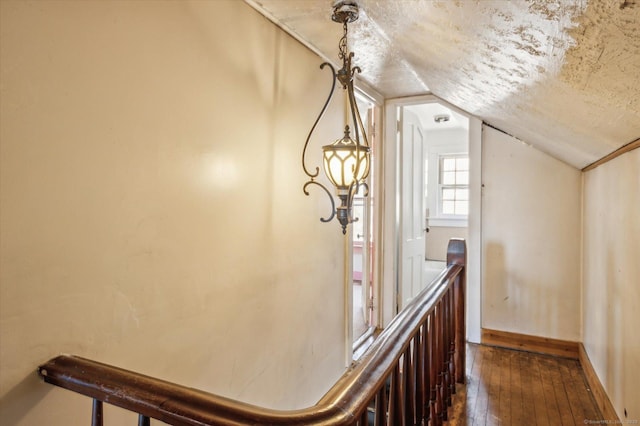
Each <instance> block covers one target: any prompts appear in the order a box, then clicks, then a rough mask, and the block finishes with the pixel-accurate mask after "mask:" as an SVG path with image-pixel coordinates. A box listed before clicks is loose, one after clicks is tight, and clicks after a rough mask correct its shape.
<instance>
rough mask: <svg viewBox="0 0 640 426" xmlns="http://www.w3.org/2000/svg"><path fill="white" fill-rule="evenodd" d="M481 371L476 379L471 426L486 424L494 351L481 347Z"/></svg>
mask: <svg viewBox="0 0 640 426" xmlns="http://www.w3.org/2000/svg"><path fill="white" fill-rule="evenodd" d="M481 353H482V370H481V371H480V372H479V373H480V375H479V377H478V399H477V400H476V405H475V410H474V414H473V425H477V426H484V425H485V424H486V422H487V407H488V404H489V394H488V389H487V388H488V385H489V379H490V377H491V366H492V362H493V353H494V349H493V348H489V347H486V346H482V347H481Z"/></svg>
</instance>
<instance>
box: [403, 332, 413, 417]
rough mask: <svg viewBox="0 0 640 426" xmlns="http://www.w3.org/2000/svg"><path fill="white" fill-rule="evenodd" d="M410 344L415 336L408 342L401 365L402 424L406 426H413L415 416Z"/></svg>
mask: <svg viewBox="0 0 640 426" xmlns="http://www.w3.org/2000/svg"><path fill="white" fill-rule="evenodd" d="M411 342H413V344H414V345H415V336H414V338H413V339H411V340H410V343H409V346H407V349H405V351H404V356H403V363H402V364H403V365H402V379H403V384H404V386H403V389H404V391H403V395H402V398H403V399H404V424H405V425H407V426H414V425H415V424H416V423H415V415H416V410H415V407H416V399H415V398H416V392H415V386H416V376H415V369H414V364H415V359H412V356H411V355H412V350H411V344H412V343H411Z"/></svg>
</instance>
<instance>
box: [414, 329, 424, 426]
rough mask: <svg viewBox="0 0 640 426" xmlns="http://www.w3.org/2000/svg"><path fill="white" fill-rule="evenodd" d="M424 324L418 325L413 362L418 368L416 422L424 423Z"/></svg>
mask: <svg viewBox="0 0 640 426" xmlns="http://www.w3.org/2000/svg"><path fill="white" fill-rule="evenodd" d="M424 330H425V326H424V324H423V325H422V326H420V327H418V331H417V332H416V337H415V340H414V342H413V362H414V364H415V369H416V372H415V374H416V405H415V410H416V416H415V417H416V424H418V425H420V424H422V420H423V419H424V357H423V355H422V354H423V352H422V349H423V341H424Z"/></svg>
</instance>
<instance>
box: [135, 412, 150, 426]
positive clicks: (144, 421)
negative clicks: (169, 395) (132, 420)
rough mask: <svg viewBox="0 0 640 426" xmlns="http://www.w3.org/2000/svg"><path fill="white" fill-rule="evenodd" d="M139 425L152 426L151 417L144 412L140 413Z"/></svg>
mask: <svg viewBox="0 0 640 426" xmlns="http://www.w3.org/2000/svg"><path fill="white" fill-rule="evenodd" d="M138 426H151V419H149V417H147V416H143V415H142V414H138Z"/></svg>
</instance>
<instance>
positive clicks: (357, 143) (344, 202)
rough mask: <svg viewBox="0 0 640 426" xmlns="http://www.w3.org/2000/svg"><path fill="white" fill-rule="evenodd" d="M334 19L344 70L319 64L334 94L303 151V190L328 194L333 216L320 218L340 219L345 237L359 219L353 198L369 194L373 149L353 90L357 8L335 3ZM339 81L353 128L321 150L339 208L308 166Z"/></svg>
mask: <svg viewBox="0 0 640 426" xmlns="http://www.w3.org/2000/svg"><path fill="white" fill-rule="evenodd" d="M331 19H332V20H333V21H334V22H338V23H340V24H342V27H343V36H342V38H341V39H340V42H339V44H338V47H339V51H338V58H339V59H341V60H342V68H341V69H339V70H338V71H336V70H335V68H334V67H333V65H331V64H330V63H329V62H324V63H323V64H322V65H320V69H323V68H325V67H327V68H328V69H329V70H331V75H332V84H331V91H330V92H329V96H328V98H327V100H326V101H325V103H324V106H323V107H322V110H321V111H320V114H319V115H318V118H317V119H316V121H315V123H313V126H312V127H311V130H310V131H309V135H308V136H307V140H306V142H305V144H304V149H303V150H302V168H303V169H304V172H305V174H306V175H307V176H308V177H309V180H308V181H307V182H306V183H305V184H304V186H303V188H302V189H303V191H304V193H305V195H309V191H308V188H309V186H311V185H317V186H319V187H320V188H322V189H323V190H324V191H325V192H326V193H327V195H328V196H329V200H330V201H331V214H330V215H329V216H328V217H326V218H320V221H322V222H330V221H331V220H333V218H334V217H337V218H338V222H339V223H340V225H341V226H342V233H343V234H346V233H347V225H349V223H352V222H354V221H356V220H357V218H355V219H354V218H353V216H352V214H351V213H352V212H351V209H352V206H353V199H354V197H355V196H356V194H358V193H359V192H361V194H362V195H363V196H365V197H366V196H367V195H368V193H369V187H368V185H367V183H366V179H367V177H368V176H369V165H370V148H369V143H368V141H367V135H366V131H365V129H364V126H363V124H362V119H361V118H360V112H359V111H358V104H357V102H356V98H355V93H354V89H353V80H354V77H355V74H356V73H359V72H361V70H360V68H359V67H357V66H353V67H352V66H351V59H352V58H353V56H354V53H353V52H349V50H348V45H347V32H348V28H347V27H348V24H350V23H352V22H354V21H356V20H357V19H358V5H357V4H356V3H355V2H353V1H340V2H338V3H336V4H335V5H334V8H333V15H332V16H331ZM336 80H337V81H339V82H340V84H341V85H342V88H343V89H344V90H345V91H346V96H347V106H348V110H349V111H348V114H347V115H348V118H347V121H348V122H351V124H352V126H353V127H349V123H348V122H347V123H346V124H345V127H344V131H343V132H342V133H343V136H342V137H340V138H339V139H337V140H336V141H335V142H334V143H332V144H330V145H325V146H323V147H322V157H323V166H324V172H325V174H326V175H327V177H328V178H329V180H330V181H331V183H332V184H333V186H335V193H336V195H337V197H338V199H339V200H340V205H339V206H337V207H336V202H335V201H334V198H333V195H332V194H331V191H329V189H328V188H327V187H326V186H325V185H323V184H322V183H320V182H318V181H317V180H316V179H317V178H318V176H319V174H320V168H319V167H316V168H315V171H314V172H310V171H309V169H308V168H307V165H306V163H305V160H306V153H307V147H308V145H309V140H310V139H311V135H312V134H313V131H314V130H315V128H316V126H317V125H318V122H319V121H320V119H321V118H322V116H323V115H324V112H325V111H326V109H327V106H328V105H329V102H330V101H331V98H332V97H333V92H334V90H335V87H336Z"/></svg>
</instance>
